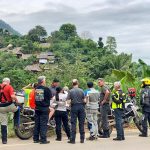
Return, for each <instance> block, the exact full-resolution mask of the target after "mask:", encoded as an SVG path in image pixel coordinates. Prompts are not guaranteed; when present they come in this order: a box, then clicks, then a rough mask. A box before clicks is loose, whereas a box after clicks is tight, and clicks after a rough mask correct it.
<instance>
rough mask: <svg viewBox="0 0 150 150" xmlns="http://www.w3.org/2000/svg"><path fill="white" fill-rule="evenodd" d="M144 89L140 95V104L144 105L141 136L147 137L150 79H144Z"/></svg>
mask: <svg viewBox="0 0 150 150" xmlns="http://www.w3.org/2000/svg"><path fill="white" fill-rule="evenodd" d="M141 81H142V88H143V89H142V90H141V94H140V95H141V97H140V104H141V106H142V112H143V120H142V127H143V132H142V134H140V135H139V136H141V137H147V136H148V127H147V121H148V122H149V125H150V88H149V86H150V79H149V78H145V79H142V80H141Z"/></svg>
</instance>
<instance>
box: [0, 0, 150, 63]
mask: <svg viewBox="0 0 150 150" xmlns="http://www.w3.org/2000/svg"><path fill="white" fill-rule="evenodd" d="M0 19H2V20H3V21H5V22H6V23H8V24H10V25H11V26H12V27H13V28H14V29H15V30H17V31H18V32H20V33H21V34H27V33H28V31H29V30H30V29H32V28H34V27H35V26H36V25H41V26H43V27H45V29H46V30H47V32H48V34H50V33H51V32H53V31H55V30H59V27H60V26H61V25H62V24H64V23H72V24H75V25H76V27H77V31H78V34H79V35H81V34H82V33H85V32H87V31H88V32H89V33H91V35H92V38H93V40H94V41H98V38H99V37H103V41H104V43H105V41H106V38H107V37H108V36H113V37H115V38H116V41H117V51H118V52H119V53H121V52H125V53H128V54H131V53H132V56H133V61H137V60H138V59H139V58H140V59H142V60H144V61H145V62H146V63H147V64H150V50H149V49H150V0H0Z"/></svg>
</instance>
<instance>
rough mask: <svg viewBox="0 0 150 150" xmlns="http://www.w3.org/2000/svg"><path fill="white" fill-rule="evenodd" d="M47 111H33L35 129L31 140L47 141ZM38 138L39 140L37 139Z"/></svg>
mask: <svg viewBox="0 0 150 150" xmlns="http://www.w3.org/2000/svg"><path fill="white" fill-rule="evenodd" d="M48 117H49V111H39V110H35V127H34V133H33V140H34V141H38V140H40V141H41V142H45V141H46V140H47V136H46V134H47V123H48ZM39 138H40V139H39Z"/></svg>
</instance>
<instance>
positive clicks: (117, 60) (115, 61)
mask: <svg viewBox="0 0 150 150" xmlns="http://www.w3.org/2000/svg"><path fill="white" fill-rule="evenodd" d="M131 60H132V55H128V54H125V53H121V54H119V55H111V56H110V58H109V64H110V68H112V69H118V70H127V69H129V66H130V64H131Z"/></svg>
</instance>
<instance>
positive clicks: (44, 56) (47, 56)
mask: <svg viewBox="0 0 150 150" xmlns="http://www.w3.org/2000/svg"><path fill="white" fill-rule="evenodd" d="M37 59H38V60H39V64H46V63H52V64H53V63H55V56H54V54H53V53H52V52H43V53H41V54H39V55H38V56H37Z"/></svg>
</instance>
